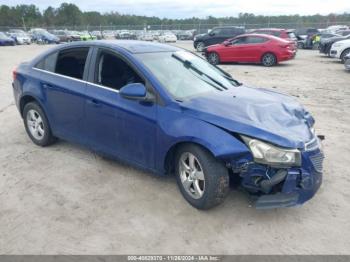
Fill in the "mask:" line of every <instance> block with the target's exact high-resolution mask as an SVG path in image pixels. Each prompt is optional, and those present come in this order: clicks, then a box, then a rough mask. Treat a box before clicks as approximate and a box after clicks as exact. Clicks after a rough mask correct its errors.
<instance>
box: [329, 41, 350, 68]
mask: <svg viewBox="0 0 350 262" xmlns="http://www.w3.org/2000/svg"><path fill="white" fill-rule="evenodd" d="M348 54H350V39H347V40H342V41H339V42H335V43H334V44H333V45H332V47H331V51H330V55H331V57H335V58H339V59H340V60H341V61H342V62H343V63H344V62H345V56H346V55H348Z"/></svg>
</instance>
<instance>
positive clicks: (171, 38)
mask: <svg viewBox="0 0 350 262" xmlns="http://www.w3.org/2000/svg"><path fill="white" fill-rule="evenodd" d="M158 41H159V42H163V43H168V42H173V43H175V42H176V41H177V37H176V35H174V34H173V33H164V34H162V35H160V36H159V37H158Z"/></svg>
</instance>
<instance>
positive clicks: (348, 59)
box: [344, 54, 350, 70]
mask: <svg viewBox="0 0 350 262" xmlns="http://www.w3.org/2000/svg"><path fill="white" fill-rule="evenodd" d="M344 66H345V69H346V70H350V54H347V55H346V56H345V62H344Z"/></svg>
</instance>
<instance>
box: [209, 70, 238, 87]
mask: <svg viewBox="0 0 350 262" xmlns="http://www.w3.org/2000/svg"><path fill="white" fill-rule="evenodd" d="M215 68H216V69H218V70H219V71H220V72H221V73H222V74H223V77H225V78H226V79H228V80H230V81H232V82H234V83H235V84H236V85H238V86H241V85H242V83H240V82H238V81H237V80H236V79H234V78H232V76H231V75H230V74H229V73H227V72H225V71H224V70H222V69H221V68H220V67H218V66H215Z"/></svg>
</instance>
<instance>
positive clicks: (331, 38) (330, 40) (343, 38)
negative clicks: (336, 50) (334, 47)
mask: <svg viewBox="0 0 350 262" xmlns="http://www.w3.org/2000/svg"><path fill="white" fill-rule="evenodd" d="M342 40H346V37H344V36H334V37H330V38H326V39H324V41H322V39H321V42H323V43H332V42H333V43H334V42H338V41H342Z"/></svg>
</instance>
